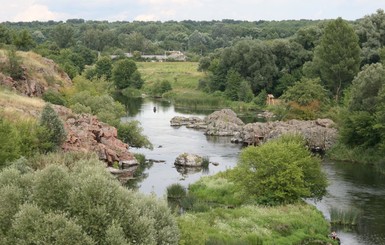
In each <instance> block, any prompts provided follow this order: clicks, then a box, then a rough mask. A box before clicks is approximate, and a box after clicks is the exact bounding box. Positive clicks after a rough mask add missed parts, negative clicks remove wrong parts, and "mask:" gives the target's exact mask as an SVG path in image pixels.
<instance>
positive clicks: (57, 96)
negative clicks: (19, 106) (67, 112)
mask: <svg viewBox="0 0 385 245" xmlns="http://www.w3.org/2000/svg"><path fill="white" fill-rule="evenodd" d="M42 98H43V100H44V101H46V102H49V103H52V104H55V105H65V103H66V101H65V98H64V96H63V95H62V94H61V93H60V92H58V91H55V90H53V89H48V90H47V91H45V92H44V94H43V97H42Z"/></svg>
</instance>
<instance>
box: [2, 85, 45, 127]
mask: <svg viewBox="0 0 385 245" xmlns="http://www.w3.org/2000/svg"><path fill="white" fill-rule="evenodd" d="M44 104H45V102H44V101H43V100H42V99H40V98H30V97H26V96H22V95H18V94H16V93H14V92H11V91H8V90H5V89H0V115H2V116H5V117H7V118H8V119H9V120H18V119H19V118H34V117H37V115H39V113H40V111H41V110H42V109H43V107H44Z"/></svg>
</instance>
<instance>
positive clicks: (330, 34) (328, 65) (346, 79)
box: [313, 18, 360, 101]
mask: <svg viewBox="0 0 385 245" xmlns="http://www.w3.org/2000/svg"><path fill="white" fill-rule="evenodd" d="M313 62H314V63H315V65H316V67H317V68H318V70H319V72H320V75H321V80H322V82H323V83H324V85H325V87H326V88H328V89H329V90H330V91H331V92H332V93H333V94H334V96H335V100H336V101H339V98H340V96H341V93H342V91H343V89H344V88H346V87H347V86H349V84H351V81H352V80H353V78H354V76H355V75H356V74H357V73H358V71H359V67H360V47H359V45H358V37H357V35H356V34H355V32H354V30H353V28H352V27H351V26H350V25H349V24H348V23H347V22H346V21H344V20H343V19H341V18H338V19H337V20H333V21H330V22H329V23H328V24H327V25H326V27H325V31H324V34H323V36H322V39H321V43H320V45H319V46H317V48H316V50H315V54H314V59H313Z"/></svg>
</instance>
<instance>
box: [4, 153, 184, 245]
mask: <svg viewBox="0 0 385 245" xmlns="http://www.w3.org/2000/svg"><path fill="white" fill-rule="evenodd" d="M79 156H80V155H79ZM79 156H78V157H77V156H72V155H71V157H67V156H65V155H63V154H50V155H48V156H39V157H36V158H35V159H34V160H33V161H34V162H35V163H33V164H32V165H33V166H34V167H36V166H38V167H39V168H40V167H41V168H42V169H40V170H37V171H35V172H34V171H32V170H24V171H22V170H21V169H20V166H22V164H23V166H26V165H29V164H30V162H29V161H27V160H23V162H22V164H21V163H19V164H15V165H12V166H11V167H8V168H6V169H4V170H3V171H2V172H0V193H1V195H0V224H1V226H0V237H1V238H0V242H1V244H27V243H28V244H36V243H46V244H132V243H136V244H143V245H144V244H177V242H178V240H179V235H178V233H179V232H178V229H177V226H176V223H175V221H174V219H173V216H172V215H171V213H170V210H169V209H168V208H167V205H166V203H165V202H163V201H160V200H157V199H156V198H155V197H152V196H151V197H146V196H143V195H141V194H138V193H136V192H131V191H129V190H128V189H126V188H124V187H122V186H121V185H120V183H119V182H118V181H117V180H116V179H115V178H114V177H112V176H111V175H110V174H109V173H108V172H106V171H105V167H104V164H102V163H101V162H99V161H98V159H97V157H96V156H94V155H93V156H91V157H90V156H85V157H84V158H82V157H80V158H79ZM74 157H75V158H74ZM45 158H47V159H45ZM76 158H77V160H76ZM55 159H56V160H55ZM74 160H75V161H74ZM39 161H42V162H49V163H48V164H49V165H48V166H46V164H36V162H39ZM24 169H26V168H24Z"/></svg>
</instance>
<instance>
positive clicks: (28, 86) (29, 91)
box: [0, 69, 46, 97]
mask: <svg viewBox="0 0 385 245" xmlns="http://www.w3.org/2000/svg"><path fill="white" fill-rule="evenodd" d="M23 70H25V69H23ZM0 84H2V85H3V86H5V87H7V88H9V89H12V90H14V91H17V92H19V93H21V94H24V95H27V96H29V97H41V96H42V95H43V93H44V91H45V90H46V88H45V87H44V86H43V85H41V83H39V82H37V81H36V80H33V79H28V78H27V77H26V76H23V77H22V78H21V79H20V80H13V78H12V77H9V76H5V75H4V74H2V73H0Z"/></svg>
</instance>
